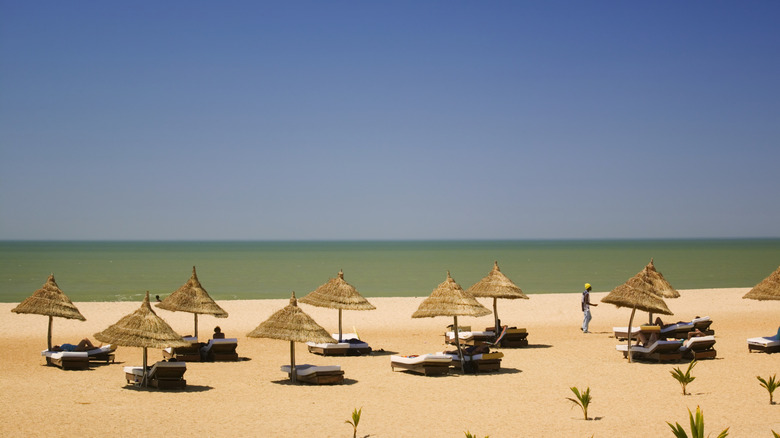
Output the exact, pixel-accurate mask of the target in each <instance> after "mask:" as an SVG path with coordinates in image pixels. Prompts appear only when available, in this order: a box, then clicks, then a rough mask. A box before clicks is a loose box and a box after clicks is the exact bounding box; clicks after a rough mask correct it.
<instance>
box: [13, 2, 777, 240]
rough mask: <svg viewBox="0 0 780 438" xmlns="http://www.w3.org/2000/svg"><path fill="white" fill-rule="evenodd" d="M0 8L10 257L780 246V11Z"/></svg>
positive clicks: (323, 5)
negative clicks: (689, 242) (399, 247)
mask: <svg viewBox="0 0 780 438" xmlns="http://www.w3.org/2000/svg"><path fill="white" fill-rule="evenodd" d="M159 3H161V4H158V2H144V1H142V2H134V3H132V4H131V3H122V2H75V3H73V2H57V1H41V2H17V1H7V0H0V239H253V240H255V239H261V240H265V239H535V238H696V237H780V228H779V227H778V224H780V203H779V202H777V199H778V189H780V172H779V171H778V163H779V162H780V80H778V78H780V56H778V54H779V53H780V30H778V29H780V28H779V27H778V25H777V23H778V22H780V3H778V2H776V1H751V2H719V1H708V2H679V1H668V2H667V1H657V2H625V1H595V2H579V1H572V2H554V1H545V2H525V1H516V2H507V1H496V2H458V1H455V2H453V1H433V2H426V1H422V2H419V1H414V2H375V1H361V2H357V1H355V2H345V1H333V2H322V1H314V2H299V1H293V2H243V1H233V2H205V1H186V2H184V1H171V2H159Z"/></svg>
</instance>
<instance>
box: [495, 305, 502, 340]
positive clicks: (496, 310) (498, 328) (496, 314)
mask: <svg viewBox="0 0 780 438" xmlns="http://www.w3.org/2000/svg"><path fill="white" fill-rule="evenodd" d="M493 316H495V317H496V323H495V325H494V326H493V331H495V332H496V338H498V333H499V332H500V331H501V328H500V327H501V326H500V325H499V324H501V320H500V319H498V298H496V297H493Z"/></svg>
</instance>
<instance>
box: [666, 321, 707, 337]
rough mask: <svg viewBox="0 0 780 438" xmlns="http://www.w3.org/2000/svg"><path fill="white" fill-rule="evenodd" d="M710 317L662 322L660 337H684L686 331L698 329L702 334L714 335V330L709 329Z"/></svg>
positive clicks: (686, 335) (686, 333)
mask: <svg viewBox="0 0 780 438" xmlns="http://www.w3.org/2000/svg"><path fill="white" fill-rule="evenodd" d="M710 325H712V319H711V318H710V317H709V316H702V317H698V316H697V317H696V318H694V319H692V320H691V321H680V322H676V323H674V324H664V325H662V326H661V338H663V339H670V338H674V339H686V338H687V337H688V333H690V332H692V331H695V330H699V331H700V332H702V333H703V334H704V335H714V334H715V331H714V330H711V329H710Z"/></svg>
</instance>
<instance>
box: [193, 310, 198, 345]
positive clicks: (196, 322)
mask: <svg viewBox="0 0 780 438" xmlns="http://www.w3.org/2000/svg"><path fill="white" fill-rule="evenodd" d="M193 315H195V339H197V338H198V314H197V313H194V314H193Z"/></svg>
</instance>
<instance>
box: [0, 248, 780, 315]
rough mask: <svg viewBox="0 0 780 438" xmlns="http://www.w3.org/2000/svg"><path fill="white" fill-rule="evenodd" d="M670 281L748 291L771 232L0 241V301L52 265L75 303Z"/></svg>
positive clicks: (16, 295) (768, 255)
mask: <svg viewBox="0 0 780 438" xmlns="http://www.w3.org/2000/svg"><path fill="white" fill-rule="evenodd" d="M650 258H654V259H655V266H656V269H658V270H659V271H660V272H661V273H662V274H663V275H664V277H666V279H667V280H669V282H670V283H671V284H672V285H673V286H674V287H675V288H677V289H700V288H723V287H751V286H753V285H755V284H756V283H758V282H759V281H761V280H762V279H764V278H765V277H767V276H768V275H769V274H770V273H772V272H773V271H774V270H775V269H777V267H778V266H780V239H739V240H550V241H546V240H544V241H543V240H532V241H354V242H353V241H349V242H124V241H123V242H92V241H90V242H29V241H25V242H15V241H12V242H8V241H6V242H0V302H7V303H13V302H19V301H21V300H23V299H24V298H26V297H28V296H29V295H30V294H32V293H33V292H34V291H35V290H37V289H39V288H40V287H41V286H42V285H43V283H44V282H45V281H46V278H47V276H48V275H49V274H50V273H53V274H54V276H55V278H56V280H57V283H58V284H59V286H60V288H61V289H62V290H63V291H64V292H65V293H66V294H67V295H68V296H69V297H70V298H71V300H73V301H127V300H140V299H141V297H142V296H143V294H144V293H145V291H147V290H148V291H150V292H151V294H152V295H157V294H159V295H161V296H165V295H167V294H170V293H171V292H173V291H174V290H176V289H177V288H179V287H180V286H181V285H183V284H184V283H185V282H186V281H187V280H188V279H189V277H190V275H191V272H192V267H193V266H196V267H197V271H198V278H199V279H200V282H201V284H202V285H203V287H204V288H205V289H206V290H207V291H208V292H209V294H210V295H211V296H212V297H213V298H214V299H217V300H231V299H263V298H287V297H289V296H290V292H291V291H295V292H296V294H297V295H298V296H299V297H301V296H303V295H305V294H307V293H309V292H311V291H312V290H314V289H315V288H317V287H318V286H319V285H321V284H323V283H325V282H326V281H327V280H328V279H329V278H333V277H335V276H336V275H337V273H338V271H339V269H343V270H344V277H345V279H346V280H347V281H348V282H349V283H350V284H352V285H353V286H355V287H356V288H357V290H358V291H359V292H360V293H361V294H363V295H364V296H366V297H380V296H415V297H423V296H427V295H429V294H430V293H431V291H432V290H433V289H434V288H436V286H437V285H438V284H439V283H441V282H442V281H444V279H445V278H446V275H447V271H448V270H449V271H450V272H451V273H452V277H453V278H454V279H455V281H456V282H458V283H459V284H460V285H461V286H463V287H464V288H468V287H469V286H471V285H472V284H474V283H475V282H477V281H478V280H479V279H481V278H482V277H484V276H485V275H487V274H488V272H490V270H491V268H492V267H493V261H494V260H497V261H498V263H499V266H500V267H501V271H502V272H503V273H504V274H505V275H507V276H508V277H509V278H510V279H511V280H512V281H514V283H515V284H517V285H518V286H519V287H520V288H521V289H523V291H524V292H525V293H527V294H536V293H561V292H563V293H566V292H569V293H579V292H580V291H581V289H582V285H583V283H585V282H589V283H591V284H593V289H594V291H597V292H598V291H609V290H611V289H612V288H614V287H616V286H618V285H619V284H621V283H623V282H624V281H626V280H627V279H628V278H629V277H631V276H633V275H634V274H636V273H637V272H639V271H640V270H641V269H642V268H643V267H644V266H645V265H646V264H647V263H648V262H649V261H650Z"/></svg>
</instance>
